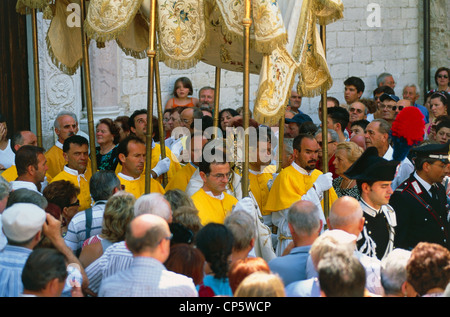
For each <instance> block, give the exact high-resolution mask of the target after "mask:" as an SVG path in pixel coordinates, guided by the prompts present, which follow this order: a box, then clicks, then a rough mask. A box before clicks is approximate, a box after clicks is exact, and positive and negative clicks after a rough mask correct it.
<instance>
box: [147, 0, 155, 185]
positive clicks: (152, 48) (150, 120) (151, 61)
mask: <svg viewBox="0 0 450 317" xmlns="http://www.w3.org/2000/svg"><path fill="white" fill-rule="evenodd" d="M155 20H156V0H151V4H150V26H149V44H148V45H149V48H148V51H147V56H148V100H147V135H146V145H147V146H146V150H147V153H146V157H145V193H146V194H148V193H150V191H151V188H150V181H151V177H152V175H151V170H152V169H151V166H152V134H153V133H152V131H153V84H154V83H153V81H154V78H155V77H154V76H153V74H154V68H155V67H154V66H155V65H154V64H155V56H156V51H155V34H156V31H155Z"/></svg>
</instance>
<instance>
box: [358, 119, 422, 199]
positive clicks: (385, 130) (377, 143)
mask: <svg viewBox="0 0 450 317" xmlns="http://www.w3.org/2000/svg"><path fill="white" fill-rule="evenodd" d="M389 131H390V125H389V123H388V122H387V121H386V120H383V119H374V120H373V121H372V122H370V123H369V124H368V125H367V127H366V133H365V135H364V137H365V139H366V148H369V147H371V146H374V147H376V148H377V150H378V155H379V156H381V157H383V158H384V159H386V160H388V161H391V160H392V159H393V154H394V149H393V148H392V146H391V145H390V136H389ZM413 171H414V165H413V164H412V162H411V161H410V160H409V159H408V157H405V158H404V159H403V161H401V162H400V166H399V167H398V169H397V173H396V175H395V178H394V180H393V181H392V185H391V186H392V189H394V190H395V189H396V188H397V186H398V185H400V183H401V182H403V181H404V180H405V179H407V178H408V177H409V175H410V174H411V173H412V172H413Z"/></svg>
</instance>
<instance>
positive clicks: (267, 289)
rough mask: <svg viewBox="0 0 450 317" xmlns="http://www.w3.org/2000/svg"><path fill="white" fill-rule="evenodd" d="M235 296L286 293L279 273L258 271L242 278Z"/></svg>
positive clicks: (282, 294)
mask: <svg viewBox="0 0 450 317" xmlns="http://www.w3.org/2000/svg"><path fill="white" fill-rule="evenodd" d="M234 297H286V293H285V291H284V283H283V281H282V279H281V278H280V277H279V276H278V275H277V274H273V273H267V272H263V271H258V272H254V273H252V274H250V275H249V276H247V277H246V278H244V279H243V280H242V282H241V283H240V284H239V286H238V288H237V289H236V292H235V293H234Z"/></svg>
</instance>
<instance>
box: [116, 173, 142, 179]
mask: <svg viewBox="0 0 450 317" xmlns="http://www.w3.org/2000/svg"><path fill="white" fill-rule="evenodd" d="M118 175H119V176H120V177H122V178H123V179H124V180H126V181H135V180H138V179H139V178H141V176H139V177H138V178H134V177H133V176H129V175H125V174H123V173H121V172H119V173H118Z"/></svg>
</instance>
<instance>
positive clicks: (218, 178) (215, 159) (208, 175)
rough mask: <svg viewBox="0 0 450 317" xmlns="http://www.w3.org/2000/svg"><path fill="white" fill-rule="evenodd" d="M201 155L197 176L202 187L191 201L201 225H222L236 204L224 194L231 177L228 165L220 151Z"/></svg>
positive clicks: (233, 198) (230, 197) (233, 199)
mask: <svg viewBox="0 0 450 317" xmlns="http://www.w3.org/2000/svg"><path fill="white" fill-rule="evenodd" d="M203 153H204V154H203V157H202V161H201V162H200V163H199V174H200V177H201V179H202V181H203V186H202V187H201V188H200V189H199V190H198V191H197V192H195V193H194V194H193V195H192V196H191V199H192V201H193V202H194V205H195V207H196V208H197V209H198V216H199V217H200V221H201V223H202V225H206V224H208V223H210V222H216V223H222V224H223V223H224V221H225V217H226V215H227V214H228V213H229V212H230V211H231V210H232V208H233V206H234V205H236V203H237V202H238V200H237V199H236V198H235V197H233V196H231V195H230V194H228V193H227V192H226V190H227V185H228V181H229V180H230V179H231V175H232V171H231V167H230V163H229V162H227V160H226V155H225V153H224V152H223V151H222V150H220V149H212V150H211V153H205V151H204V152H203ZM206 154H210V155H206Z"/></svg>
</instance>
